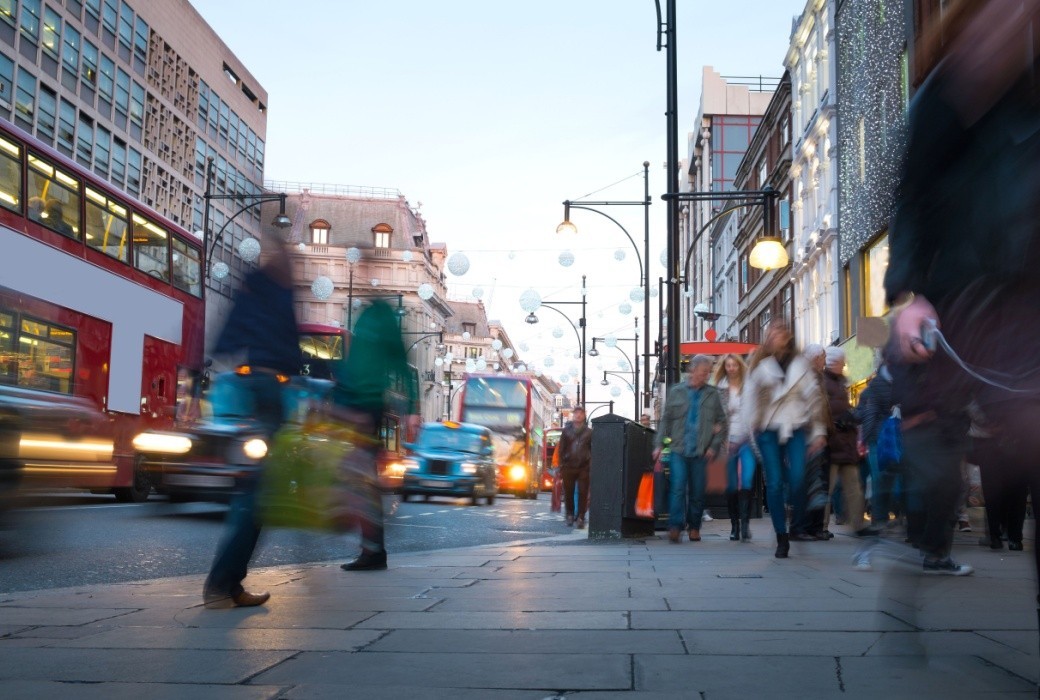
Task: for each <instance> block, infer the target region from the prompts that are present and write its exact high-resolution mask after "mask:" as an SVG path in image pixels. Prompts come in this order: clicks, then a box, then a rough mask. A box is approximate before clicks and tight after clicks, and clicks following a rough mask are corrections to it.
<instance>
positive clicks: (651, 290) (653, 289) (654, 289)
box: [650, 287, 659, 299]
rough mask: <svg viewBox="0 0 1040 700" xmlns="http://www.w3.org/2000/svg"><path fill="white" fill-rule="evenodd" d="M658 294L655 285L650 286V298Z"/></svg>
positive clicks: (654, 297)
mask: <svg viewBox="0 0 1040 700" xmlns="http://www.w3.org/2000/svg"><path fill="white" fill-rule="evenodd" d="M658 294H659V291H658V289H657V287H650V298H651V299H656V298H657V295H658Z"/></svg>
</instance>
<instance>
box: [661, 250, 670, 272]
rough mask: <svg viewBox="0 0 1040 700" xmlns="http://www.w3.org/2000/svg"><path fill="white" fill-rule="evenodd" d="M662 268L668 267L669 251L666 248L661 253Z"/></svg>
mask: <svg viewBox="0 0 1040 700" xmlns="http://www.w3.org/2000/svg"><path fill="white" fill-rule="evenodd" d="M660 260H661V267H668V249H667V248H665V249H664V250H662V251H661V257H660Z"/></svg>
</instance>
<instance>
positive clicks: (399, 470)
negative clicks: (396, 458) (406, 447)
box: [386, 462, 408, 476]
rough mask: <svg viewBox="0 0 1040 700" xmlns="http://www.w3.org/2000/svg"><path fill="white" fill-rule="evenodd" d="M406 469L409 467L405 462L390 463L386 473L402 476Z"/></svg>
mask: <svg viewBox="0 0 1040 700" xmlns="http://www.w3.org/2000/svg"><path fill="white" fill-rule="evenodd" d="M406 469H408V467H407V466H406V465H405V463H404V462H390V464H388V465H386V473H387V474H390V475H391V476H401V475H402V474H404V472H405V470H406Z"/></svg>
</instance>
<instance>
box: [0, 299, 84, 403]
mask: <svg viewBox="0 0 1040 700" xmlns="http://www.w3.org/2000/svg"><path fill="white" fill-rule="evenodd" d="M75 357H76V333H75V331H73V330H71V329H68V328H62V327H60V326H54V325H51V324H49V323H46V322H44V321H38V320H36V319H33V318H30V317H28V316H23V315H20V314H18V313H16V312H14V311H10V310H6V309H0V383H3V384H12V385H14V386H23V387H27V388H29V389H43V390H46V391H56V392H60V393H63V394H71V393H72V387H73V377H75V367H74V364H75V363H74V360H75Z"/></svg>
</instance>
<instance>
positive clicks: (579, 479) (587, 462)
mask: <svg viewBox="0 0 1040 700" xmlns="http://www.w3.org/2000/svg"><path fill="white" fill-rule="evenodd" d="M556 450H557V451H558V452H559V453H560V465H561V466H560V473H561V475H562V476H563V503H564V508H565V512H566V513H567V518H566V521H567V527H570V526H571V525H576V526H577V527H578V529H579V530H580V529H582V528H584V527H585V514H586V512H587V511H588V507H589V470H590V469H591V467H592V428H590V427H589V425H588V423H587V422H586V421H585V409H584V408H582V407H581V406H578V407H577V408H575V409H574V411H573V412H572V413H571V420H570V421H569V422H568V423H567V425H565V426H563V432H562V433H561V434H560V442H559V444H558V445H557V446H556ZM575 488H577V494H575ZM575 496H577V514H575V502H574V501H575Z"/></svg>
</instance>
